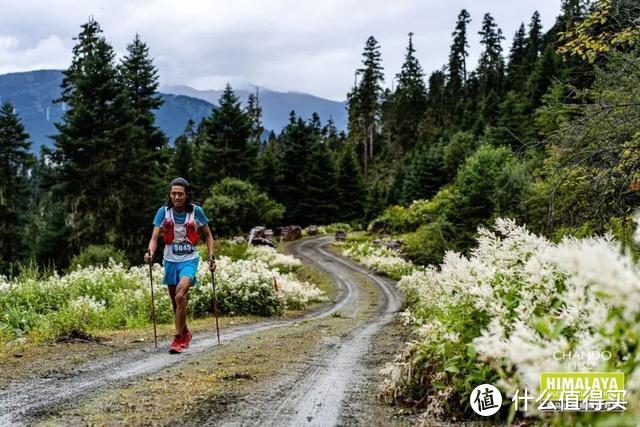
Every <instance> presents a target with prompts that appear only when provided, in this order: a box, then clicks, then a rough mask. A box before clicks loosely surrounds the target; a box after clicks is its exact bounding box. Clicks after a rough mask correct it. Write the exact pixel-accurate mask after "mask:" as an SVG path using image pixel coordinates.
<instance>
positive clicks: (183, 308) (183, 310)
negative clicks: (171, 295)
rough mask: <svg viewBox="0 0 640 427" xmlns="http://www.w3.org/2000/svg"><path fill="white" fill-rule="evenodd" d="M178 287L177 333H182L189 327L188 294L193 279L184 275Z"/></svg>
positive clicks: (176, 296)
mask: <svg viewBox="0 0 640 427" xmlns="http://www.w3.org/2000/svg"><path fill="white" fill-rule="evenodd" d="M176 288H177V289H175V301H176V305H175V307H176V310H175V315H176V335H182V334H183V333H184V332H185V331H186V328H187V294H188V293H189V289H191V279H190V278H189V277H182V278H181V279H180V283H179V284H178V286H176Z"/></svg>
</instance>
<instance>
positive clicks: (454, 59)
mask: <svg viewBox="0 0 640 427" xmlns="http://www.w3.org/2000/svg"><path fill="white" fill-rule="evenodd" d="M470 22H471V15H469V12H467V10H466V9H462V10H461V11H460V13H459V14H458V21H457V22H456V28H455V30H454V31H453V33H451V35H452V36H453V43H452V44H451V51H450V53H449V64H448V67H447V71H448V74H447V86H446V92H447V111H448V113H449V116H450V118H451V122H452V124H453V123H455V122H457V121H458V120H459V119H460V117H461V114H462V108H461V107H462V105H463V102H464V100H465V99H466V82H467V56H469V52H467V49H468V48H469V44H468V42H467V25H469V23H470Z"/></svg>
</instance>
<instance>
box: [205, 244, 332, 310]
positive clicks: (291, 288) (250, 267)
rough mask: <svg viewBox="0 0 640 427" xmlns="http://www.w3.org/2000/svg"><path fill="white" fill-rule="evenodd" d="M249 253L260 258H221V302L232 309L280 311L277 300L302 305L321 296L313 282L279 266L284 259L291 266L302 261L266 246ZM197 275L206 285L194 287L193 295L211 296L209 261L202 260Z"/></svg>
mask: <svg viewBox="0 0 640 427" xmlns="http://www.w3.org/2000/svg"><path fill="white" fill-rule="evenodd" d="M250 254H251V256H253V254H256V255H257V259H247V260H237V261H233V260H231V259H230V258H228V257H226V256H221V257H219V258H218V261H217V270H216V274H215V280H216V291H217V292H218V299H219V300H220V301H221V304H222V305H223V307H226V308H227V309H228V310H229V311H232V312H235V313H241V312H246V313H264V312H265V311H264V310H265V309H267V308H269V307H271V308H272V309H273V310H272V311H273V312H275V311H278V307H277V305H278V304H280V306H281V307H280V308H286V307H290V308H302V307H304V306H306V305H307V304H309V303H310V302H314V301H320V300H322V292H321V291H320V290H319V289H318V288H316V287H315V286H314V285H312V284H310V283H306V282H300V281H298V280H297V279H296V278H295V276H293V275H292V274H289V273H281V272H280V271H279V270H278V269H277V268H276V267H278V266H282V265H284V263H283V262H286V265H289V266H293V265H296V266H299V265H300V264H299V263H300V261H298V260H296V259H295V258H293V257H288V256H286V255H282V256H278V254H275V255H274V254H273V253H272V252H270V251H269V252H267V251H265V250H258V251H253V250H252V251H251V252H250ZM265 260H268V261H269V262H270V263H271V266H270V264H269V263H268V262H267V261H265ZM283 260H284V261H283ZM292 260H293V261H292ZM294 261H295V262H294ZM197 277H198V280H199V281H200V282H202V283H203V284H204V285H203V286H200V287H198V288H196V289H195V290H194V299H196V298H205V299H207V300H210V299H212V298H213V287H212V286H211V273H210V272H209V270H208V267H207V265H206V263H204V262H203V263H200V265H199V268H198V273H197ZM274 280H275V283H274ZM276 287H277V289H278V291H276ZM263 306H269V307H263ZM266 312H269V310H267V311H266Z"/></svg>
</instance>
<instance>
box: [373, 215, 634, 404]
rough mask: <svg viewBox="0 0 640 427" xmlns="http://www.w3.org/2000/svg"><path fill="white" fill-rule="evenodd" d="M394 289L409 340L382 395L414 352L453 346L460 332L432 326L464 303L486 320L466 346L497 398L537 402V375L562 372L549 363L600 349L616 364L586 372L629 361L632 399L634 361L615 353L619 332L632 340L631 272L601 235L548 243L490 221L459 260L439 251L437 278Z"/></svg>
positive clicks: (627, 260) (619, 350)
mask: <svg viewBox="0 0 640 427" xmlns="http://www.w3.org/2000/svg"><path fill="white" fill-rule="evenodd" d="M639 236H640V234H639ZM398 286H399V288H400V289H401V290H402V291H403V293H404V294H405V297H406V299H407V302H408V304H409V309H410V310H411V311H410V312H409V311H408V312H407V313H406V314H405V318H406V319H408V321H409V323H411V324H413V325H415V327H416V332H417V334H416V336H417V337H418V338H417V340H416V341H414V342H413V343H411V344H409V345H408V347H407V348H406V349H405V351H404V353H402V354H399V355H398V356H397V358H396V362H395V363H394V365H390V366H388V367H387V369H386V372H387V380H386V381H385V384H384V388H385V389H386V391H385V392H386V393H387V394H389V393H394V390H393V387H394V385H397V386H398V387H401V385H400V381H401V379H402V378H403V377H404V376H406V375H411V372H410V371H411V366H410V363H408V359H407V358H408V357H411V355H413V354H414V352H415V351H418V349H419V348H424V345H425V344H427V343H433V342H442V341H443V340H457V339H458V334H459V333H462V332H464V331H462V330H460V331H458V330H452V329H451V328H443V327H442V324H441V323H440V321H439V319H443V318H444V317H443V316H446V315H447V314H446V313H451V312H454V311H453V310H451V307H460V306H462V305H464V304H469V305H471V306H473V307H474V308H475V309H476V310H477V311H478V312H482V313H485V314H486V315H488V317H489V318H490V319H491V321H490V322H489V324H488V326H487V328H486V329H484V330H483V331H482V332H481V334H480V335H479V336H477V337H476V338H475V339H473V340H472V341H471V343H470V344H472V345H473V347H474V349H475V351H476V352H477V355H478V357H479V358H480V360H483V361H485V362H488V363H490V364H491V366H493V367H494V369H495V372H497V373H499V374H500V377H501V383H500V385H501V386H502V388H503V389H504V390H505V392H507V393H513V392H514V391H515V390H516V389H517V388H519V389H521V390H522V389H525V388H526V389H527V390H529V391H530V392H533V393H537V392H538V391H539V390H537V389H538V387H539V374H540V372H543V371H567V370H571V369H572V367H571V365H570V362H571V360H562V359H561V358H560V360H558V358H555V357H554V353H556V352H560V353H564V354H567V353H568V352H602V351H605V350H607V351H611V352H612V354H614V355H617V356H618V358H617V360H611V361H606V360H602V361H598V366H594V367H593V370H616V367H615V366H614V365H615V364H616V363H621V362H624V361H625V360H627V359H628V358H629V357H635V358H636V363H635V365H634V366H633V369H632V372H631V375H629V377H630V378H629V380H628V381H627V383H626V388H627V390H628V392H630V393H638V392H639V391H640V353H639V354H637V355H636V353H635V352H634V351H633V350H631V349H630V347H629V346H628V345H627V344H621V342H622V341H624V340H625V337H621V336H620V335H621V332H620V331H628V333H629V336H630V337H634V336H635V337H636V339H637V336H638V335H637V334H638V332H640V329H639V328H638V324H637V322H636V320H637V319H638V318H639V316H640V269H639V268H638V266H637V265H636V263H634V261H633V259H632V258H631V256H630V255H629V254H625V253H623V251H622V249H621V247H620V245H619V244H618V243H616V242H615V241H613V240H612V238H611V237H610V236H605V237H595V238H586V239H575V238H565V239H564V240H562V241H561V242H560V243H558V244H554V243H552V242H550V241H549V240H547V239H545V238H543V237H539V236H536V235H533V234H532V233H530V232H529V231H528V230H526V229H525V228H524V227H521V226H518V225H516V223H515V222H514V221H512V220H508V219H498V220H497V221H496V223H495V232H492V231H489V230H486V229H480V230H479V238H478V246H477V247H476V248H475V249H474V250H473V251H472V253H471V255H470V256H469V257H465V256H462V255H460V254H458V253H454V252H449V253H447V254H446V256H445V259H444V262H443V263H442V265H441V266H440V267H439V269H437V268H434V267H429V268H427V269H426V270H424V271H415V272H413V273H412V274H410V275H407V276H405V277H404V278H402V280H400V281H399V282H398ZM450 324H453V325H455V324H456V322H450ZM460 324H463V323H460ZM616 331H617V332H616ZM623 334H624V332H623ZM634 334H635V335H634ZM626 338H629V337H626ZM636 345H637V343H636ZM556 354H557V353H556ZM614 359H615V358H614ZM573 369H575V368H573ZM389 390H391V391H389ZM533 406H534V405H531V406H530V409H533Z"/></svg>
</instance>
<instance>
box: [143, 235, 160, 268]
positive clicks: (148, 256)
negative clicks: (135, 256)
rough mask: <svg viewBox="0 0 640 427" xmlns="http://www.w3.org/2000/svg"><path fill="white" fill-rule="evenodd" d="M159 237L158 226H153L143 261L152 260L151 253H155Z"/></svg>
mask: <svg viewBox="0 0 640 427" xmlns="http://www.w3.org/2000/svg"><path fill="white" fill-rule="evenodd" d="M159 237H160V227H153V233H152V234H151V240H149V246H148V249H147V253H145V254H144V261H145V262H149V263H150V262H151V261H153V254H155V253H156V249H157V248H158V238H159Z"/></svg>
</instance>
